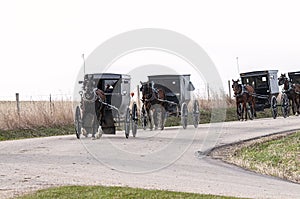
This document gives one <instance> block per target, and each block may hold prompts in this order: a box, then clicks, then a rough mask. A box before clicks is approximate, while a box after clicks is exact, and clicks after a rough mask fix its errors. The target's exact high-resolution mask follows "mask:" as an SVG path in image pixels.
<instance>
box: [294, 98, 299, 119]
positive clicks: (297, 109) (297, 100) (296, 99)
mask: <svg viewBox="0 0 300 199" xmlns="http://www.w3.org/2000/svg"><path fill="white" fill-rule="evenodd" d="M299 96H300V95H297V94H296V96H295V104H296V111H295V112H296V116H298V115H299V108H300V107H299V103H300V102H299Z"/></svg>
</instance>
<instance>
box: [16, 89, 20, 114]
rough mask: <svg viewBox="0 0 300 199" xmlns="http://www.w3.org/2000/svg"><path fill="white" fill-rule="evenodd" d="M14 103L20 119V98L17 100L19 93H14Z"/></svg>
mask: <svg viewBox="0 0 300 199" xmlns="http://www.w3.org/2000/svg"><path fill="white" fill-rule="evenodd" d="M16 102H17V112H18V115H19V117H20V98H19V93H16Z"/></svg>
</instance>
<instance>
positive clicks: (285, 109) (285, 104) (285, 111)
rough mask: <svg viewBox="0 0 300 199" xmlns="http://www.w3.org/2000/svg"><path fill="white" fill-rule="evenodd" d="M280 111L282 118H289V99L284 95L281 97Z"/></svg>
mask: <svg viewBox="0 0 300 199" xmlns="http://www.w3.org/2000/svg"><path fill="white" fill-rule="evenodd" d="M281 111H282V116H283V117H284V118H286V117H288V116H289V112H290V105H289V99H288V97H287V95H286V94H285V93H283V94H282V96H281Z"/></svg>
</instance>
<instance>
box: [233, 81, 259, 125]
mask: <svg viewBox="0 0 300 199" xmlns="http://www.w3.org/2000/svg"><path fill="white" fill-rule="evenodd" d="M232 82H233V83H232V89H233V91H234V96H235V98H236V107H237V110H236V112H237V116H238V119H242V120H243V115H244V111H245V120H247V103H249V105H250V111H251V114H252V116H254V117H256V111H255V96H254V94H255V92H254V89H253V87H252V86H250V85H242V84H239V80H237V81H235V80H232ZM240 104H242V108H240ZM240 109H241V110H240ZM249 117H250V116H249ZM250 119H252V117H250Z"/></svg>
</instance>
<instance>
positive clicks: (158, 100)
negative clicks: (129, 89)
mask: <svg viewBox="0 0 300 199" xmlns="http://www.w3.org/2000/svg"><path fill="white" fill-rule="evenodd" d="M141 84H142V86H141V88H140V91H141V92H142V102H143V106H144V108H145V109H146V112H147V116H148V120H149V123H150V130H152V129H153V124H152V115H151V114H150V110H152V112H153V116H157V111H158V110H157V109H158V108H153V107H155V106H156V105H159V108H160V110H161V126H160V128H161V130H163V129H164V125H165V120H166V107H167V102H165V99H166V95H165V91H164V90H163V89H162V88H156V87H154V82H141ZM153 119H154V124H155V128H157V125H158V122H157V118H156V117H155V118H153Z"/></svg>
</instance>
